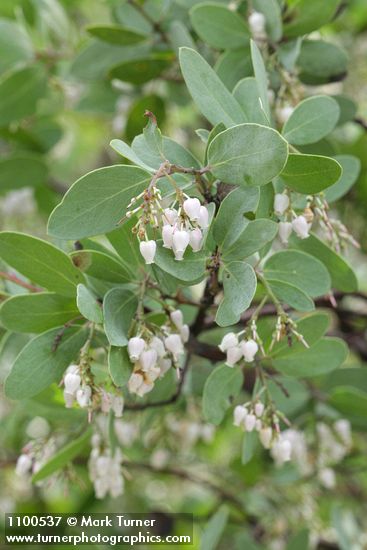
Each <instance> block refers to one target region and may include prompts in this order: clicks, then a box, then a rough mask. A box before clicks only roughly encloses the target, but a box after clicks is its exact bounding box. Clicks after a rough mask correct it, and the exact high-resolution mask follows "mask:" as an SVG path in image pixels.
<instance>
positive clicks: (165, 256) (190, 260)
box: [154, 244, 206, 284]
mask: <svg viewBox="0 0 367 550" xmlns="http://www.w3.org/2000/svg"><path fill="white" fill-rule="evenodd" d="M154 261H155V263H156V264H157V266H158V267H160V268H161V269H162V270H163V271H165V272H166V273H168V274H169V275H172V277H175V278H176V279H178V280H179V281H181V282H182V283H191V284H194V283H196V282H200V281H201V280H202V279H203V278H204V275H205V267H206V257H205V254H204V252H192V250H191V249H187V250H186V252H185V254H184V259H183V260H182V261H177V260H175V257H174V254H173V252H172V250H169V249H168V248H163V246H162V245H161V244H158V246H157V253H156V255H155V258H154Z"/></svg>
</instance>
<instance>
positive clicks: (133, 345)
mask: <svg viewBox="0 0 367 550" xmlns="http://www.w3.org/2000/svg"><path fill="white" fill-rule="evenodd" d="M144 347H145V340H143V338H139V337H138V336H134V337H133V338H130V339H129V341H128V343H127V352H128V354H129V357H130V361H132V362H135V361H137V360H138V359H139V357H140V355H141V353H142V351H143V350H144Z"/></svg>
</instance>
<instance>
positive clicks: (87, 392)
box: [76, 386, 92, 409]
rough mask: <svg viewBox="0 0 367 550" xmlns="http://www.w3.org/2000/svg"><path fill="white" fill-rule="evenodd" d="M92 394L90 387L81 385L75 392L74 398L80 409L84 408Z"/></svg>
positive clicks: (88, 403)
mask: <svg viewBox="0 0 367 550" xmlns="http://www.w3.org/2000/svg"><path fill="white" fill-rule="evenodd" d="M91 396H92V389H91V387H90V386H82V387H81V388H80V389H79V390H78V391H77V392H76V400H77V402H78V405H79V407H81V408H82V409H85V408H86V407H88V405H90V398H91Z"/></svg>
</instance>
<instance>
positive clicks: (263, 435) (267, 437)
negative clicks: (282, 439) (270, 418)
mask: <svg viewBox="0 0 367 550" xmlns="http://www.w3.org/2000/svg"><path fill="white" fill-rule="evenodd" d="M259 439H260V441H261V444H262V446H263V447H264V448H265V449H270V445H271V440H272V439H273V430H272V429H271V428H270V426H266V427H265V428H262V429H261V430H260V433H259Z"/></svg>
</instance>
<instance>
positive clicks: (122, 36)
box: [87, 25, 147, 46]
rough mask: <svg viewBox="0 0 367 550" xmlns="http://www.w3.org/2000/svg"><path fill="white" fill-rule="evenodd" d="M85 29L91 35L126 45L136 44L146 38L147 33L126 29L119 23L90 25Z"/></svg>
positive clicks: (119, 44) (105, 40) (112, 42)
mask: <svg viewBox="0 0 367 550" xmlns="http://www.w3.org/2000/svg"><path fill="white" fill-rule="evenodd" d="M87 31H88V33H89V34H91V35H92V36H95V37H96V38H99V40H103V42H109V43H110V44H116V45H118V46H128V45H129V44H137V43H138V42H143V41H144V40H147V35H144V34H140V33H137V32H135V31H133V30H131V29H126V28H124V27H121V26H119V25H91V26H89V27H87Z"/></svg>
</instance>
